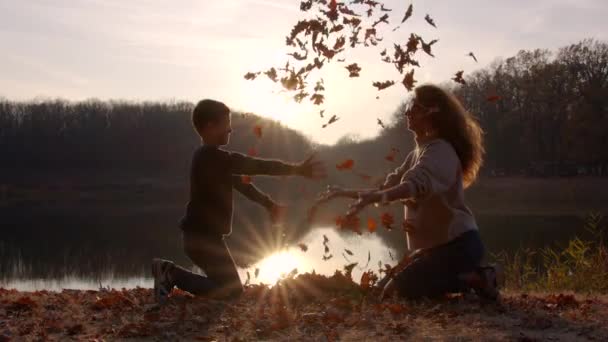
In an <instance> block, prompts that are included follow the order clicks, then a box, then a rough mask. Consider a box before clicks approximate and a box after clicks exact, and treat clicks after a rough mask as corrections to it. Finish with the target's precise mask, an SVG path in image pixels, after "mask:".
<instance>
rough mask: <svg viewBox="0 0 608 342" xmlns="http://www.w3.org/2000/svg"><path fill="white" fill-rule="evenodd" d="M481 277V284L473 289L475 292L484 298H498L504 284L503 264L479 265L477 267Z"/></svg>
mask: <svg viewBox="0 0 608 342" xmlns="http://www.w3.org/2000/svg"><path fill="white" fill-rule="evenodd" d="M477 272H478V274H479V275H480V277H481V284H479V286H475V287H474V288H473V289H474V290H475V293H476V294H477V295H478V296H479V297H481V298H484V299H490V300H496V299H497V298H498V296H499V295H500V292H499V289H500V288H501V287H503V286H504V283H505V277H504V271H503V269H502V266H501V265H493V266H485V267H479V268H478V269H477Z"/></svg>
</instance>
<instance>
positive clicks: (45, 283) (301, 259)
mask: <svg viewBox="0 0 608 342" xmlns="http://www.w3.org/2000/svg"><path fill="white" fill-rule="evenodd" d="M324 236H325V237H327V239H328V242H327V246H328V248H329V250H330V253H331V254H332V255H333V257H332V258H330V259H328V260H323V255H324V252H325V245H324V244H323V240H324ZM298 243H303V244H305V245H307V247H308V250H307V251H306V252H304V251H303V250H302V249H301V248H299V247H297V244H298ZM346 249H348V250H349V251H350V252H352V254H353V255H352V256H351V255H349V254H348V253H347V252H345V250H346ZM395 255H396V251H395V250H393V249H391V248H388V247H386V245H385V243H384V242H383V241H382V239H381V238H380V237H379V236H378V235H375V234H374V235H372V234H364V235H361V236H359V235H355V234H352V233H349V232H346V233H343V234H339V233H338V232H337V231H336V230H335V229H333V228H316V229H313V230H312V231H310V232H309V233H308V234H307V235H305V236H304V237H303V238H302V239H300V241H298V242H297V243H296V244H294V245H293V246H292V247H289V248H285V249H282V250H277V251H275V252H274V253H272V254H270V255H268V256H266V257H265V258H264V259H262V260H260V261H259V262H257V263H255V264H253V265H251V266H250V267H248V268H239V274H240V276H241V279H242V281H243V282H245V281H247V279H249V282H250V283H251V284H258V283H264V284H274V283H276V281H277V280H279V279H280V278H281V277H283V276H286V275H287V274H289V273H290V272H292V271H293V270H294V269H297V272H298V273H306V272H313V270H314V272H316V273H318V274H323V275H328V276H329V275H332V274H333V273H334V272H335V271H336V270H341V269H343V267H344V265H346V264H350V263H353V262H357V263H358V265H357V266H356V267H355V268H354V269H353V272H352V274H353V279H355V280H358V279H359V278H360V277H361V274H362V273H363V272H364V271H366V270H367V269H373V270H377V269H378V264H379V263H381V264H385V263H394V262H396V261H394V260H392V258H393V257H394V256H395ZM368 257H369V260H368ZM256 269H258V270H259V273H258V275H257V277H256V276H255V270H256ZM247 273H249V276H248V275H247ZM152 284H153V281H152V279H151V278H150V277H149V275H147V274H145V273H142V274H139V275H135V276H131V277H116V276H114V275H113V274H107V273H106V274H105V275H102V276H99V278H98V279H92V278H87V277H82V276H74V275H65V276H63V277H60V278H20V277H18V276H17V277H13V278H10V279H4V280H2V281H0V286H2V287H5V288H15V289H18V290H21V291H36V290H48V291H60V290H62V289H64V288H68V289H83V290H97V289H99V287H100V286H101V287H111V288H123V287H124V288H134V287H137V286H140V287H151V286H152Z"/></svg>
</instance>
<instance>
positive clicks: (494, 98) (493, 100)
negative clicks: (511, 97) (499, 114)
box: [486, 95, 502, 103]
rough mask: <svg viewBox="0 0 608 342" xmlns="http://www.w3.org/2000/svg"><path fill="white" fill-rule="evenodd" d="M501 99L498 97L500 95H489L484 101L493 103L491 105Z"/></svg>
mask: <svg viewBox="0 0 608 342" xmlns="http://www.w3.org/2000/svg"><path fill="white" fill-rule="evenodd" d="M501 99H502V96H500V95H490V96H488V97H487V98H486V100H487V101H488V102H493V103H496V102H497V101H499V100H501Z"/></svg>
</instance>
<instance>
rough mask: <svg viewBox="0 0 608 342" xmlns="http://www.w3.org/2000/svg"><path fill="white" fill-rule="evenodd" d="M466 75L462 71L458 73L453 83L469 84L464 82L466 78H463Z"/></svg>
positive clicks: (453, 78)
mask: <svg viewBox="0 0 608 342" xmlns="http://www.w3.org/2000/svg"><path fill="white" fill-rule="evenodd" d="M463 73H464V71H463V70H460V71H458V72H456V74H455V76H454V77H452V81H454V82H456V83H460V84H462V85H466V84H467V82H466V81H465V80H464V78H463V77H462V74H463Z"/></svg>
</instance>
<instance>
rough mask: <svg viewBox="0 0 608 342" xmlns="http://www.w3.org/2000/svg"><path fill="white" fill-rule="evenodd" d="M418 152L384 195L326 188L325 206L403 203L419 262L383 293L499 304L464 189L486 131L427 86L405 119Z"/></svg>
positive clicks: (391, 180)
mask: <svg viewBox="0 0 608 342" xmlns="http://www.w3.org/2000/svg"><path fill="white" fill-rule="evenodd" d="M405 116H406V118H407V125H408V128H409V130H410V131H412V132H413V133H414V135H415V140H416V148H415V149H414V151H412V152H411V153H410V154H409V155H408V156H407V158H406V159H405V162H404V163H403V164H402V165H401V166H400V167H399V168H397V169H396V170H395V172H393V173H392V174H390V175H389V176H388V177H387V179H386V181H385V183H384V184H383V186H382V187H381V188H380V189H373V190H343V189H339V188H336V187H329V188H328V191H327V192H326V193H325V194H324V196H323V197H322V200H329V199H331V198H334V197H352V198H358V200H357V201H356V202H355V203H354V204H352V205H351V206H350V210H349V212H348V213H347V216H349V215H356V214H357V213H359V212H360V211H361V210H362V209H363V208H365V207H366V206H367V205H369V204H372V203H382V204H384V205H386V204H388V203H390V202H393V201H397V200H401V201H403V202H404V204H405V222H404V228H405V231H406V234H407V243H408V248H409V250H410V251H418V253H416V254H415V255H416V257H415V258H414V260H413V261H411V262H410V263H409V264H407V266H405V268H404V269H402V270H400V271H399V272H397V273H396V274H395V275H394V278H393V279H392V280H391V281H389V283H388V284H387V285H386V287H385V288H384V295H386V294H388V293H391V292H392V291H394V290H397V291H398V293H399V294H400V295H402V296H404V297H406V298H410V299H414V298H420V297H437V296H440V295H442V294H445V293H449V292H461V291H466V290H468V289H470V288H471V287H472V288H474V289H475V290H476V292H477V293H478V294H479V295H481V296H483V297H487V298H492V299H495V298H496V297H497V295H498V291H497V281H496V276H497V273H498V272H496V270H495V269H494V268H491V267H485V268H481V267H479V265H480V263H481V260H482V258H483V255H484V246H483V244H482V242H481V239H480V236H479V231H478V228H477V224H476V222H475V218H474V216H473V214H472V212H471V210H469V208H467V206H466V205H465V203H464V189H465V188H466V187H468V186H470V185H471V184H472V183H473V182H474V181H475V180H476V178H477V174H478V171H479V168H480V166H481V164H482V160H483V154H484V148H483V139H482V133H483V132H482V130H481V128H480V127H479V124H478V123H477V121H476V120H475V119H474V118H473V116H472V115H471V114H470V113H468V112H467V111H466V110H465V109H464V108H463V106H462V105H461V104H460V102H459V101H458V100H457V99H456V97H454V95H452V94H450V93H449V92H447V91H446V90H444V89H442V88H440V87H437V86H434V85H423V86H419V87H417V88H416V89H415V96H414V97H413V99H412V100H411V103H410V105H409V106H408V107H407V110H406V112H405Z"/></svg>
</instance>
